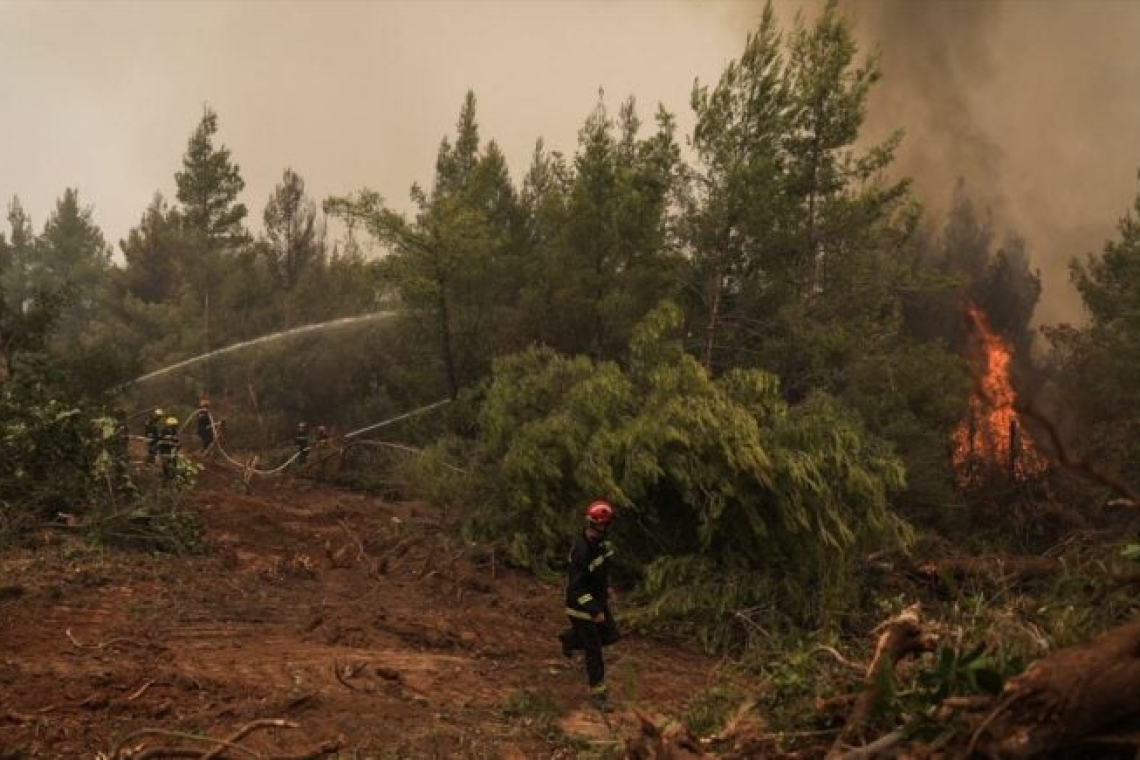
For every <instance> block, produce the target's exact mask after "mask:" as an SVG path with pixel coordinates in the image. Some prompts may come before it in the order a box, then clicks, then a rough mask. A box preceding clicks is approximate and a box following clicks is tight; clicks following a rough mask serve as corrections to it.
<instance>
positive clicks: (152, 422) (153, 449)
mask: <svg viewBox="0 0 1140 760" xmlns="http://www.w3.org/2000/svg"><path fill="white" fill-rule="evenodd" d="M165 416H166V413H165V412H163V411H162V410H161V409H155V410H154V414H152V415H151V416H150V417H149V418H148V419H147V421H146V424H145V425H143V435H145V436H146V463H147V464H154V460H155V457H157V456H158V439H159V437H160V436H161V434H162V424H163V422H162V420H163V418H164V417H165Z"/></svg>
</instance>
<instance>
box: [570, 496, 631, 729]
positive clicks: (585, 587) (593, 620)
mask: <svg viewBox="0 0 1140 760" xmlns="http://www.w3.org/2000/svg"><path fill="white" fill-rule="evenodd" d="M585 517H586V525H585V527H584V528H583V529H582V532H581V533H579V534H578V537H577V538H576V539H575V541H574V545H573V547H572V548H571V549H570V568H569V571H568V573H567V578H566V615H567V616H568V617H569V618H570V628H568V629H566V630H565V631H563V632H562V633H561V634H559V636H558V638H559V639H560V640H561V642H562V654H563V655H564V656H565V657H566V658H567V659H570V658H572V657H573V656H574V652H575V650H578V649H581V650H582V651H583V652H585V654H586V679H587V681H588V682H589V684H590V702H591V703H592V704H593V705H594V706H595V707H596V708H598V709H599V710H601V711H602V712H608V711H609V709H610V703H609V696H608V694H607V691H606V667H605V661H604V660H603V658H602V647H605V646H609V645H610V644H613V643H614V642H615V641H617V640H618V639H619V638H621V633H620V632H619V631H618V627H617V624H616V623H615V622H614V618H613V615H612V614H611V612H610V605H609V569H608V562H609V558H610V557H612V556H613V553H614V552H613V548H612V547H611V546H610V542H609V541H607V540H606V534H607V533H608V532H609V528H610V524H611V523H612V522H613V519H614V508H613V507H612V506H611V505H610V504H609V502H606V501H602V500H598V501H594V502H592V503H591V504H590V505H589V506H588V507H586V513H585Z"/></svg>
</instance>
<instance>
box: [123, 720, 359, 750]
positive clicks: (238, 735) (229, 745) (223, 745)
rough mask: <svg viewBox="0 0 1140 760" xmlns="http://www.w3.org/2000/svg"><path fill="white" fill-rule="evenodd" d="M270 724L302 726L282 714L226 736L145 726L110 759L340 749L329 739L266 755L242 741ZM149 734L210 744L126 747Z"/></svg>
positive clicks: (272, 725)
mask: <svg viewBox="0 0 1140 760" xmlns="http://www.w3.org/2000/svg"><path fill="white" fill-rule="evenodd" d="M270 728H300V726H299V725H298V724H297V723H293V722H292V721H288V720H282V719H280V718H264V719H261V720H255V721H252V722H250V723H246V724H245V725H244V726H242V727H241V728H239V729H238V730H237V731H235V732H234V733H233V734H231V735H230V736H228V737H226V738H225V739H215V738H213V737H209V736H198V735H195V734H187V733H183V732H181V731H167V730H164V729H159V728H144V729H140V730H138V731H135V732H134V733H132V734H130V735H128V736H126V737H125V738H124V739H123V740H122V741H120V742H119V743H118V745H116V746H115V749H114V750H112V752H111V755H110V758H111V760H150V759H151V758H159V757H191V758H199V760H219V758H221V757H222V756H223V753H224V752H225V751H226V750H233V751H235V752H240V753H241V754H243V755H246V756H250V757H254V758H270V759H271V760H316V758H320V757H325V756H326V755H330V754H333V753H335V752H337V751H338V750H339V749H340V743H339V742H336V741H327V742H324V743H322V744H321V745H320V746H319V747H317V748H316V749H314V750H311V751H309V752H305V753H302V754H300V755H263V754H262V753H260V752H256V751H254V750H252V749H250V748H248V747H243V746H242V745H241V744H239V742H240V741H241V740H242V739H244V738H246V737H247V736H249V735H250V734H252V733H253V732H255V731H260V730H262V729H270ZM146 737H161V738H165V739H177V740H179V741H187V742H198V743H204V744H208V745H211V746H210V747H209V748H208V749H197V748H194V747H186V746H173V747H148V748H146V749H141V750H140V751H138V752H133V751H130V750H128V749H127V747H128V746H129V745H130V744H132V743H133V742H136V741H138V740H140V739H143V738H146Z"/></svg>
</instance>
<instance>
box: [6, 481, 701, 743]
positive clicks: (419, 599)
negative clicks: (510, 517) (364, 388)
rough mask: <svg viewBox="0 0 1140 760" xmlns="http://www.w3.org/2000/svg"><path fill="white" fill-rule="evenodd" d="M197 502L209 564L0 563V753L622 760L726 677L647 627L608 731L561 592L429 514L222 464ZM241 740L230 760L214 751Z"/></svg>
mask: <svg viewBox="0 0 1140 760" xmlns="http://www.w3.org/2000/svg"><path fill="white" fill-rule="evenodd" d="M189 502H190V508H191V509H192V510H194V511H195V512H197V513H199V514H200V516H201V519H202V521H203V523H204V525H205V530H206V536H207V538H208V540H209V542H210V544H211V547H212V550H211V551H210V552H209V553H208V554H206V555H205V556H196V557H171V556H167V555H153V554H146V553H139V552H128V551H112V550H105V551H101V550H97V549H93V548H91V547H90V546H89V545H87V544H84V543H82V542H80V541H79V540H78V539H77V538H75V537H74V536H72V535H70V534H69V533H68V532H67V531H62V530H49V531H45V533H44V535H43V538H42V546H40V547H38V548H37V549H35V550H34V551H33V550H26V549H24V550H11V551H8V552H7V553H4V554H2V555H0V757H2V758H9V757H50V758H84V757H86V758H93V757H109V756H113V754H114V753H115V752H116V751H118V753H119V756H121V757H135V758H138V757H176V756H181V757H190V756H209V757H235V758H237V757H251V756H267V757H268V756H289V755H293V756H296V755H301V756H313V757H318V756H326V755H328V756H333V755H335V756H339V757H345V758H348V757H351V758H395V757H401V758H402V757H410V758H421V757H423V758H427V757H440V758H443V757H448V758H450V757H503V758H511V757H523V758H536V757H565V758H569V757H599V756H600V757H606V756H611V757H612V756H620V755H621V754H622V752H623V749H622V748H623V747H624V739H625V738H626V736H627V735H630V734H632V732H633V731H634V729H633V724H634V723H635V722H636V721H635V719H634V717H633V715H632V710H633V709H634V708H639V709H643V710H645V711H646V712H648V713H650V714H658V715H668V716H674V717H677V716H680V715H681V714H682V713H683V712H684V710H685V709H686V706H687V705H688V704H690V702H691V700H692V699H693V698H694V697H696V696H698V695H699V694H701V692H703V691H704V690H705V689H706V688H708V687H709V686H711V685H712V680H713V679H714V678H715V673H714V666H715V664H714V662H712V661H710V660H709V659H707V658H705V657H704V656H702V655H701V654H699V653H697V652H693V651H690V650H687V649H684V648H682V647H679V646H676V645H673V644H669V643H667V642H661V641H656V640H652V639H649V638H645V637H642V636H639V635H637V634H636V633H633V634H631V635H629V636H627V637H626V638H625V639H624V640H623V641H621V642H620V643H618V644H617V645H616V646H614V647H613V648H612V649H610V650H608V653H607V655H608V656H607V665H608V668H609V678H608V681H609V683H610V689H611V693H612V694H613V695H614V696H615V697H616V699H617V700H618V702H619V704H620V706H621V708H622V709H621V710H620V711H619V712H618V713H616V714H615V715H614V716H612V717H611V718H610V719H609V721H608V723H607V722H604V721H602V720H601V719H600V715H599V714H597V713H595V712H593V711H591V710H589V709H586V708H585V706H584V705H585V695H586V686H585V677H584V673H583V669H582V663H581V660H580V659H578V660H575V661H574V662H571V663H568V662H567V661H565V660H564V659H563V658H562V657H561V655H560V653H559V649H558V644H557V640H556V638H555V634H556V633H557V632H558V630H559V629H560V628H561V627H562V626H563V624H564V620H565V619H564V618H563V616H562V613H561V586H560V584H559V583H558V582H557V581H550V582H546V581H543V580H539V579H536V578H535V577H533V576H531V575H529V574H525V573H522V572H519V571H516V570H512V569H510V568H505V567H503V566H502V564H501V563H499V562H496V561H495V557H494V556H493V555H492V553H491V552H490V551H488V550H487V549H486V548H484V547H480V546H476V545H471V544H468V543H465V542H463V541H462V540H460V539H459V538H458V534H457V532H456V531H455V530H454V528H453V527H452V526H450V525H445V524H444V521H443V519H442V516H441V514H440V513H439V512H438V511H437V510H433V509H431V508H429V507H426V506H424V505H418V504H413V505H409V504H393V503H390V502H386V501H383V500H381V499H380V498H377V497H372V496H365V495H361V494H355V493H350V492H346V491H340V490H336V489H333V488H330V487H327V486H323V485H318V484H315V483H312V482H309V481H302V480H293V479H289V478H276V479H264V480H258V481H255V482H254V484H253V490H252V492H251V493H243V492H242V491H241V489H240V478H235V477H234V476H232V475H230V474H227V473H224V472H221V471H208V472H206V473H203V474H202V476H201V477H200V482H199V485H198V487H197V488H196V489H195V490H194V492H193V493H192V494H191V495H190V496H189ZM261 720H278V721H282V722H287V723H288V724H289V725H287V726H286V725H282V726H279V727H268V726H266V725H265V724H261V723H255V721H261ZM243 728H245V729H248V730H249V733H248V734H246V735H244V736H241V737H238V738H236V739H234V742H233V743H235V744H238V745H240V748H239V749H230V750H229V754H225V747H224V746H222V745H220V744H218V743H217V742H212V741H206V740H203V739H202V737H208V738H211V739H226V738H228V737H234V736H235V734H237V733H238V732H239V731H241V730H242V729H243ZM139 732H142V733H139ZM157 747H167V748H175V749H172V750H168V751H167V752H158V751H157V750H156V748H157ZM215 750H216V751H217V754H213V751H215ZM192 751H193V753H192ZM179 752H181V754H179ZM255 753H260V754H255Z"/></svg>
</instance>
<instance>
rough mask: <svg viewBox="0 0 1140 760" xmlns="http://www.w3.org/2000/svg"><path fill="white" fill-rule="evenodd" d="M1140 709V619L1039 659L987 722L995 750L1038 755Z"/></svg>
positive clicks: (988, 746) (986, 747)
mask: <svg viewBox="0 0 1140 760" xmlns="http://www.w3.org/2000/svg"><path fill="white" fill-rule="evenodd" d="M1137 717H1140V620H1136V621H1133V622H1131V623H1127V624H1125V625H1122V626H1119V627H1117V628H1114V629H1112V630H1110V631H1108V632H1107V633H1104V634H1102V635H1101V636H1099V637H1097V638H1095V639H1093V640H1091V641H1087V642H1084V643H1082V644H1077V645H1075V646H1071V647H1067V648H1065V649H1060V650H1058V651H1056V652H1053V653H1052V654H1050V655H1048V656H1046V657H1043V658H1042V659H1040V660H1038V661H1036V662H1034V663H1033V664H1032V665H1030V666H1029V668H1028V669H1027V670H1026V671H1025V672H1024V673H1022V674H1021V675H1020V676H1017V677H1016V678H1013V679H1010V680H1009V681H1008V682H1007V683H1006V685H1005V688H1004V689H1003V690H1002V693H1001V697H1000V699H999V700H998V706H997V707H996V708H995V709H994V711H993V712H991V713H990V715H989V716H988V717H987V718H986V720H985V721H984V722H983V723H982V728H981V729H980V730H979V734H980V737H979V738H980V742H979V744H978V748H979V749H981V750H982V751H983V752H985V753H986V754H987V755H989V756H991V757H1003V758H1018V757H1033V756H1037V755H1039V754H1041V753H1043V752H1047V751H1052V750H1057V749H1061V748H1063V747H1068V746H1073V745H1076V744H1080V743H1081V741H1082V740H1085V739H1088V738H1090V737H1093V736H1095V735H1096V734H1097V733H1099V732H1102V731H1104V730H1106V729H1109V728H1111V727H1112V726H1113V724H1115V723H1117V722H1119V721H1121V720H1122V719H1125V718H1137Z"/></svg>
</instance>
